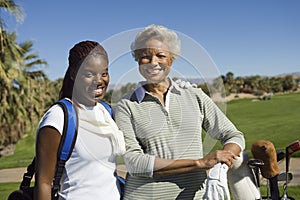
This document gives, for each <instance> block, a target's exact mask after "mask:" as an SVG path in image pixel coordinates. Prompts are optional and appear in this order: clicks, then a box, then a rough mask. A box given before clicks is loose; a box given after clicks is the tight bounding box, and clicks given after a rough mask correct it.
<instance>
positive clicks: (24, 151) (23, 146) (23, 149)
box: [0, 132, 35, 169]
mask: <svg viewBox="0 0 300 200" xmlns="http://www.w3.org/2000/svg"><path fill="white" fill-rule="evenodd" d="M34 144H35V132H34V133H29V134H28V136H27V137H25V138H23V139H22V140H20V141H19V142H18V143H17V145H16V149H15V151H14V154H13V155H11V156H6V157H2V158H0V169H4V168H13V167H25V166H27V165H28V164H29V163H31V161H32V158H33V157H34V151H35V150H34Z"/></svg>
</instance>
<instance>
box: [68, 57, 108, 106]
mask: <svg viewBox="0 0 300 200" xmlns="http://www.w3.org/2000/svg"><path fill="white" fill-rule="evenodd" d="M108 84H109V73H108V62H107V60H106V58H105V57H104V56H101V55H99V54H98V55H90V56H88V57H87V58H86V60H85V62H84V63H83V64H82V66H81V67H80V69H79V71H78V74H77V77H76V81H75V85H74V86H75V87H74V93H73V95H74V97H75V99H76V100H77V101H78V102H79V103H81V104H84V105H86V106H93V105H95V103H96V102H98V101H99V100H101V99H103V97H104V95H105V92H106V90H107V87H108Z"/></svg>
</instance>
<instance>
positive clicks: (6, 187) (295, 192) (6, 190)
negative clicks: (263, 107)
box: [0, 183, 300, 200]
mask: <svg viewBox="0 0 300 200" xmlns="http://www.w3.org/2000/svg"><path fill="white" fill-rule="evenodd" d="M19 184H20V183H0V188H1V189H0V200H7V197H8V195H9V194H10V193H11V192H12V191H14V190H17V189H18V188H19ZM299 190H300V186H289V187H288V195H289V196H291V197H293V198H294V199H300V193H299ZM261 192H262V196H266V194H267V192H266V187H265V186H261ZM279 192H280V195H282V194H283V188H282V187H279Z"/></svg>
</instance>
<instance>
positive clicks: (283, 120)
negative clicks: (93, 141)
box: [0, 93, 300, 200]
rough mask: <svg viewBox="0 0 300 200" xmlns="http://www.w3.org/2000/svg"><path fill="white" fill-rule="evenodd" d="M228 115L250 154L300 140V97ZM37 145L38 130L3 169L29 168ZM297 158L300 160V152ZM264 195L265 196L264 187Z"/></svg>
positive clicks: (3, 161) (248, 105)
mask: <svg viewBox="0 0 300 200" xmlns="http://www.w3.org/2000/svg"><path fill="white" fill-rule="evenodd" d="M226 114H227V116H228V117H229V118H230V119H231V121H232V122H233V123H234V124H235V125H236V126H237V128H238V129H239V130H241V131H242V132H243V133H244V134H245V138H246V151H247V152H248V153H249V152H250V154H251V151H250V149H251V145H252V144H253V143H254V142H256V141H257V140H262V139H263V140H269V141H271V142H273V144H274V146H275V148H276V149H277V151H284V149H285V147H286V146H288V145H289V144H290V143H292V142H293V141H296V140H299V139H300V93H292V94H284V95H276V96H274V97H272V99H271V100H266V101H257V102H253V101H252V100H251V99H242V100H234V101H231V102H228V103H227V112H226ZM34 144H35V130H33V131H29V132H28V136H27V137H25V138H24V139H22V140H20V141H19V142H18V144H17V146H16V149H15V153H14V155H12V156H8V157H3V158H0V169H1V168H11V167H24V166H27V165H28V164H29V163H30V162H31V160H32V158H33V156H34ZM216 146H217V147H220V144H219V143H218V144H217V145H216ZM293 156H295V157H296V156H298V157H299V156H300V151H299V152H297V153H295V154H293ZM117 162H118V163H121V162H122V159H121V158H118V161H117ZM18 187H19V183H1V184H0V188H1V189H0V200H2V199H6V198H7V195H8V193H9V192H11V191H13V190H15V189H17V188H18ZM262 191H263V193H262V194H263V195H265V194H266V193H264V188H263V187H262ZM298 191H300V186H289V195H290V196H292V197H294V198H295V199H300V193H299V192H298ZM280 194H282V192H281V193H280Z"/></svg>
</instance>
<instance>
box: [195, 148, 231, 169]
mask: <svg viewBox="0 0 300 200" xmlns="http://www.w3.org/2000/svg"><path fill="white" fill-rule="evenodd" d="M235 159H236V155H235V154H234V153H232V152H231V151H228V150H216V151H214V152H212V153H210V154H208V155H206V156H205V157H203V158H202V159H199V160H198V162H197V164H198V167H199V168H200V169H210V168H212V167H214V166H215V165H216V164H217V163H225V164H226V165H227V166H228V167H232V161H233V160H235Z"/></svg>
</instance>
